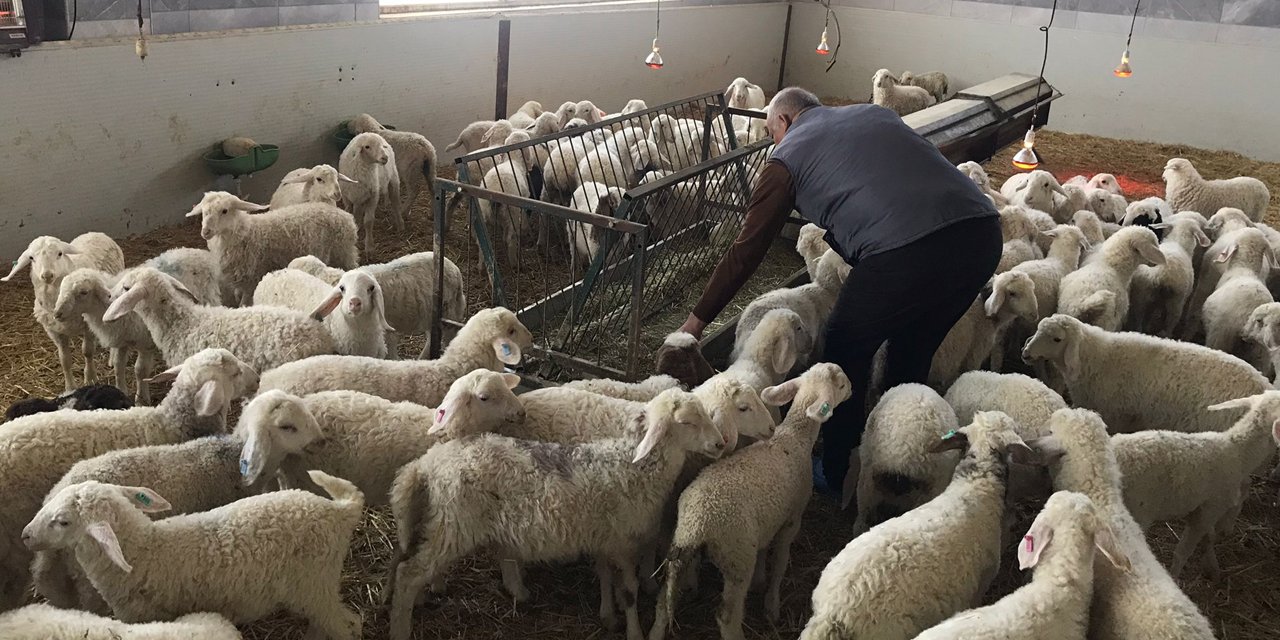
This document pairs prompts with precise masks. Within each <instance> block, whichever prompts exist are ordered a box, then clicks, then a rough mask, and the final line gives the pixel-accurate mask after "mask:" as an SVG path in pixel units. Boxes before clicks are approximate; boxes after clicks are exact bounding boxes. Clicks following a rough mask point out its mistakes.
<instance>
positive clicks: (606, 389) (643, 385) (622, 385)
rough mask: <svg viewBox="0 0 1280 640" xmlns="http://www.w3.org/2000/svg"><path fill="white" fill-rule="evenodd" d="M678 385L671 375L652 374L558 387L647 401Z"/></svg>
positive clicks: (590, 380)
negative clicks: (632, 380)
mask: <svg viewBox="0 0 1280 640" xmlns="http://www.w3.org/2000/svg"><path fill="white" fill-rule="evenodd" d="M685 335H688V334H685ZM678 386H680V381H679V380H676V379H675V378H673V377H671V376H668V375H654V376H649V377H648V378H645V379H644V380H641V381H639V382H622V381H620V380H609V379H607V378H592V379H588V380H573V381H570V382H566V383H564V384H562V385H560V388H562V389H577V390H579V391H590V392H591V393H595V394H598V395H602V396H608V397H610V398H617V399H619V400H631V401H633V402H648V401H650V400H652V399H654V398H656V397H658V394H660V393H662V392H663V391H666V390H667V389H675V388H676V387H678Z"/></svg>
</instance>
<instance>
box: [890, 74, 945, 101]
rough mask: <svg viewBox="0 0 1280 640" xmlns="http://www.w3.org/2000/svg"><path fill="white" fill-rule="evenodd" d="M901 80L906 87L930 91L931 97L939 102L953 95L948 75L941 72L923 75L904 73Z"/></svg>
mask: <svg viewBox="0 0 1280 640" xmlns="http://www.w3.org/2000/svg"><path fill="white" fill-rule="evenodd" d="M899 78H900V79H901V80H902V84H904V85H909V86H912V87H920V88H921V89H924V90H925V91H928V92H929V95H931V96H933V98H934V100H937V101H938V102H942V101H943V100H946V99H947V96H948V95H950V94H951V81H950V80H949V79H948V78H947V74H945V73H943V72H941V71H927V72H925V73H921V74H915V73H912V72H910V71H903V72H902V74H901V75H900V76H899Z"/></svg>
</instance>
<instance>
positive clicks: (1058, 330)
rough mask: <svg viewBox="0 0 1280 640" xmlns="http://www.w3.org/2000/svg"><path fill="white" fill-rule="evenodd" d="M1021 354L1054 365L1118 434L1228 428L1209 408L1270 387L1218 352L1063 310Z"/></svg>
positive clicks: (1076, 400)
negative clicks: (1116, 328) (1106, 326)
mask: <svg viewBox="0 0 1280 640" xmlns="http://www.w3.org/2000/svg"><path fill="white" fill-rule="evenodd" d="M1022 357H1023V359H1024V360H1028V361H1030V360H1045V361H1048V362H1049V363H1051V364H1052V365H1053V366H1054V367H1055V368H1056V369H1057V370H1058V371H1059V372H1060V373H1061V374H1062V376H1063V378H1065V380H1066V385H1067V391H1068V393H1069V394H1070V397H1071V402H1072V404H1073V405H1075V406H1079V407H1087V408H1089V409H1093V410H1094V411H1097V412H1098V413H1100V414H1102V417H1103V418H1104V419H1105V420H1106V421H1107V425H1108V426H1110V427H1111V429H1112V430H1113V431H1114V432H1116V433H1128V432H1132V431H1139V430H1143V429H1168V430H1170V431H1182V432H1187V433H1192V432H1196V431H1225V430H1226V429H1227V428H1228V427H1230V426H1231V424H1232V421H1231V420H1230V418H1229V417H1228V416H1224V415H1222V414H1221V413H1220V412H1219V413H1211V412H1209V411H1208V410H1206V409H1205V407H1208V406H1210V405H1214V404H1217V403H1219V402H1226V401H1227V400H1234V399H1236V398H1241V397H1244V396H1251V395H1255V394H1258V393H1262V392H1263V391H1264V390H1266V389H1269V388H1271V385H1270V383H1268V382H1267V379H1266V378H1264V377H1263V376H1262V374H1261V373H1258V370H1257V369H1255V368H1253V367H1251V366H1249V364H1248V363H1246V362H1245V361H1243V360H1241V359H1239V358H1237V357H1235V356H1232V355H1229V354H1226V353H1223V352H1221V351H1218V350H1216V349H1210V348H1208V347H1204V346H1201V345H1198V344H1190V343H1186V342H1176V341H1173V340H1168V339H1165V338H1157V337H1155V336H1148V335H1144V334H1140V333H1111V332H1109V331H1104V330H1102V329H1099V328H1097V327H1095V326H1092V325H1087V324H1084V323H1083V322H1081V321H1080V320H1078V319H1076V318H1072V317H1071V316H1066V315H1062V314H1058V315H1054V316H1051V317H1048V318H1045V319H1043V320H1041V321H1040V326H1039V328H1038V329H1037V330H1036V334H1035V335H1034V336H1032V337H1031V339H1030V340H1028V341H1027V345H1026V346H1025V347H1024V348H1023V350H1022Z"/></svg>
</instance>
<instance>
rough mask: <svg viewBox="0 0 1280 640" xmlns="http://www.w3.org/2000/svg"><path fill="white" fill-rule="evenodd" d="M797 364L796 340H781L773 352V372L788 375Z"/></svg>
mask: <svg viewBox="0 0 1280 640" xmlns="http://www.w3.org/2000/svg"><path fill="white" fill-rule="evenodd" d="M795 364H796V343H795V341H794V340H790V339H788V340H779V341H778V344H777V348H776V349H775V350H774V352H773V370H774V372H775V373H780V374H782V373H786V372H788V371H790V370H791V367H793V366H795Z"/></svg>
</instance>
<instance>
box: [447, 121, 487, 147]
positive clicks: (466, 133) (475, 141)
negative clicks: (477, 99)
mask: <svg viewBox="0 0 1280 640" xmlns="http://www.w3.org/2000/svg"><path fill="white" fill-rule="evenodd" d="M494 124H495V122H494V121H493V120H477V121H475V122H472V123H471V124H469V125H467V126H465V127H463V128H462V131H461V132H460V133H459V134H458V138H457V139H456V140H454V141H453V142H451V143H449V146H447V147H445V148H444V150H445V151H453V150H454V149H459V148H461V149H462V155H467V154H470V153H475V152H476V151H479V150H481V149H483V148H484V146H485V145H484V143H483V142H482V140H483V139H484V135H485V134H486V133H488V132H489V129H492V128H493V125H494Z"/></svg>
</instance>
